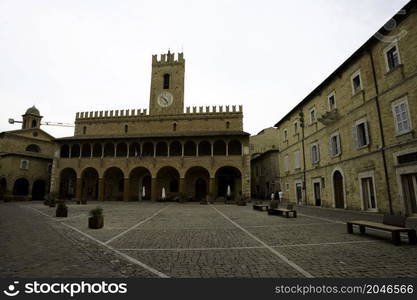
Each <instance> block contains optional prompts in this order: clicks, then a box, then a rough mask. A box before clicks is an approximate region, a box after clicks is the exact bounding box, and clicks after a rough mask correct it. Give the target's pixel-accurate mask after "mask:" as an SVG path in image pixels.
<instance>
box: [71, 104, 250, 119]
mask: <svg viewBox="0 0 417 300" xmlns="http://www.w3.org/2000/svg"><path fill="white" fill-rule="evenodd" d="M239 114H243V107H242V105H220V106H188V107H186V108H185V112H184V113H183V114H182V115H183V116H184V117H186V116H187V115H210V116H219V117H225V116H227V115H239ZM178 116H181V115H178ZM150 117H154V116H152V115H149V113H148V111H147V109H121V110H104V111H103V110H101V111H86V112H77V113H76V115H75V119H76V120H93V119H118V118H120V119H126V118H129V119H137V118H139V119H142V118H143V119H146V118H150Z"/></svg>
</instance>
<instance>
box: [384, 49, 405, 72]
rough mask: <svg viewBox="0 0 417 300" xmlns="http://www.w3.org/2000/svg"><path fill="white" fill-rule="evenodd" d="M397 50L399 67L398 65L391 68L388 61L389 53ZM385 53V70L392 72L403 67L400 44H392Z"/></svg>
mask: <svg viewBox="0 0 417 300" xmlns="http://www.w3.org/2000/svg"><path fill="white" fill-rule="evenodd" d="M392 48H395V49H396V51H397V56H398V65H396V66H395V67H393V68H390V65H389V60H388V52H389V51H390V50H391V49H392ZM383 53H384V60H385V68H386V70H387V72H391V71H393V70H395V69H396V68H398V67H399V66H401V64H402V63H401V55H400V48H399V47H398V42H393V43H391V44H390V45H389V46H388V47H386V48H385V49H384V51H383Z"/></svg>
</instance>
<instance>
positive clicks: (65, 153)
mask: <svg viewBox="0 0 417 300" xmlns="http://www.w3.org/2000/svg"><path fill="white" fill-rule="evenodd" d="M69 149H70V148H69V146H68V145H66V144H65V145H62V146H61V151H60V157H61V158H67V157H69V153H70V151H69Z"/></svg>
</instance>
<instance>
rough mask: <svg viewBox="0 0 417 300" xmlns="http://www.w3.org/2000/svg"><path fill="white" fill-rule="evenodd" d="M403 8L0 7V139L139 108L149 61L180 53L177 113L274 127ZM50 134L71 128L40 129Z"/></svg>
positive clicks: (120, 1) (360, 4)
mask: <svg viewBox="0 0 417 300" xmlns="http://www.w3.org/2000/svg"><path fill="white" fill-rule="evenodd" d="M407 2H408V0H363V1H359V0H355V1H352V0H337V1H336V0H314V1H313V0H299V1H277V0H270V1H267V0H256V1H255V0H251V1H232V0H219V1H213V0H211V1H196V0H194V1H191V0H183V1H179V0H167V1H161V0H152V1H139V0H132V1H124V0H117V1H116V0H108V1H105V0H68V1H64V0H50V1H46V0H32V1H29V0H26V1H25V0H0V101H1V111H0V131H4V130H12V129H18V128H20V124H15V125H9V124H8V122H7V120H8V118H10V117H12V118H15V119H18V120H20V119H21V115H22V114H23V113H24V112H25V110H26V109H27V108H28V107H30V106H32V105H36V107H37V108H38V109H39V110H40V112H41V114H42V115H43V116H44V118H43V120H44V121H54V122H67V123H72V122H74V118H75V113H76V112H78V111H94V110H110V109H132V108H148V104H149V88H150V75H151V55H152V54H160V53H165V52H167V50H168V49H171V52H181V51H183V52H184V57H185V59H186V73H185V74H186V75H185V77H186V78H185V105H186V106H199V105H222V104H223V105H234V104H236V105H239V104H243V109H244V130H245V131H247V132H249V133H251V134H256V133H258V132H259V131H260V130H262V129H263V128H266V127H271V126H273V125H274V124H275V123H276V122H277V121H278V120H279V119H280V118H281V117H283V116H284V115H285V114H286V113H287V112H288V111H289V110H290V109H291V108H293V107H294V106H295V105H296V104H297V103H298V102H299V101H300V100H302V99H303V98H304V97H305V96H306V95H307V94H308V93H309V92H310V91H311V90H313V89H314V88H315V87H316V86H317V85H318V84H320V83H321V82H322V81H323V80H324V79H325V78H326V77H327V76H328V75H329V74H330V73H331V72H332V71H334V70H335V69H336V68H337V67H338V66H339V65H340V64H341V63H342V62H343V61H344V60H345V59H347V58H348V57H349V56H350V54H352V53H353V52H354V51H355V50H356V49H357V48H359V47H360V46H361V45H362V44H363V43H364V42H365V41H366V40H367V39H368V38H369V37H370V36H371V35H373V34H374V33H375V32H376V31H377V30H378V29H379V28H380V27H382V26H383V25H384V24H385V22H386V21H388V20H389V19H390V18H391V17H392V16H393V15H394V14H395V13H396V12H397V11H398V10H399V9H401V8H402V7H403V6H404V5H405V4H406V3H407ZM43 129H44V130H46V131H48V132H49V133H51V134H52V135H54V136H57V137H59V136H69V135H72V134H73V129H72V128H57V127H51V126H43Z"/></svg>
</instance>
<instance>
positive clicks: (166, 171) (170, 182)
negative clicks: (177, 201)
mask: <svg viewBox="0 0 417 300" xmlns="http://www.w3.org/2000/svg"><path fill="white" fill-rule="evenodd" d="M156 179H157V189H156V196H157V199H159V198H161V197H162V189H165V195H166V197H167V198H172V197H175V196H177V195H178V194H179V184H180V172H179V171H178V170H177V169H176V168H174V167H171V166H165V167H162V168H160V169H159V170H158V172H157V173H156Z"/></svg>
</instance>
